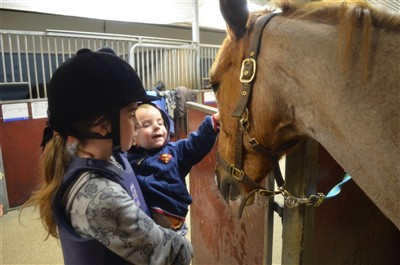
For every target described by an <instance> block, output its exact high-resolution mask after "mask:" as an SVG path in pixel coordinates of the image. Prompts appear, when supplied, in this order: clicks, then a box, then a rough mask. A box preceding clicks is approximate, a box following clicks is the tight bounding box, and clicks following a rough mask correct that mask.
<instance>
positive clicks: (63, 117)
mask: <svg viewBox="0 0 400 265" xmlns="http://www.w3.org/2000/svg"><path fill="white" fill-rule="evenodd" d="M157 99H159V98H158V97H154V96H149V95H147V94H146V91H145V89H144V88H143V85H142V82H141V81H140V79H139V77H138V75H137V74H136V72H135V70H134V69H133V68H132V67H131V66H130V65H129V64H128V63H127V62H126V61H125V60H123V59H121V58H120V57H118V56H117V55H116V54H115V52H114V51H113V50H112V49H110V48H108V47H107V48H104V49H100V50H99V51H96V52H92V51H91V50H89V49H81V50H79V51H78V52H77V54H76V55H75V56H73V57H72V58H70V59H68V60H67V61H65V62H64V63H63V64H62V65H61V66H60V67H58V68H57V70H56V71H55V72H54V74H53V76H52V78H51V80H50V83H49V87H48V123H49V127H51V129H52V130H54V131H56V132H58V133H60V134H61V135H71V136H75V137H77V138H98V137H90V136H87V135H79V134H78V135H77V133H76V131H74V128H73V126H74V124H76V123H77V122H78V121H82V120H85V119H88V118H91V117H93V116H95V115H101V114H103V113H110V114H111V123H112V132H111V135H108V136H106V137H105V138H112V139H113V147H114V148H116V149H118V148H119V147H120V127H119V126H120V116H119V112H120V110H121V109H122V108H123V107H125V106H126V105H127V104H129V103H131V102H134V101H137V102H147V101H152V100H157ZM100 138H101V137H100Z"/></svg>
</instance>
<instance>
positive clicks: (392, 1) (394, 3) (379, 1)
mask: <svg viewBox="0 0 400 265" xmlns="http://www.w3.org/2000/svg"><path fill="white" fill-rule="evenodd" d="M368 2H370V3H372V4H374V5H377V6H379V7H384V8H387V9H389V10H391V11H394V12H400V1H398V0H386V1H384V0H368Z"/></svg>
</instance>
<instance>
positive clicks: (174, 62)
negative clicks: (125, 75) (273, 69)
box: [0, 30, 219, 101]
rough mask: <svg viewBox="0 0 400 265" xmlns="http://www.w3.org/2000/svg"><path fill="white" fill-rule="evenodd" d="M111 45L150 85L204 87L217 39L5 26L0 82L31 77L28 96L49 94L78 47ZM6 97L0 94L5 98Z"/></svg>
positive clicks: (33, 98) (1, 37)
mask: <svg viewBox="0 0 400 265" xmlns="http://www.w3.org/2000/svg"><path fill="white" fill-rule="evenodd" d="M104 46H108V47H111V48H113V49H114V50H115V51H116V53H117V54H118V56H120V57H121V58H123V59H124V60H126V61H128V62H129V63H130V64H131V65H132V67H134V69H135V70H136V71H137V73H138V75H139V77H140V78H141V80H142V81H143V83H144V86H145V88H146V89H149V90H151V89H153V86H154V85H155V84H156V83H157V82H158V81H163V82H164V84H165V85H166V88H168V89H169V88H174V87H178V86H185V87H187V88H189V89H202V88H203V87H204V85H205V84H204V80H207V79H208V72H209V69H210V67H211V64H212V62H213V61H214V59H215V55H216V53H217V51H218V49H219V46H218V45H197V44H194V43H192V42H191V41H187V40H179V39H167V38H152V37H143V36H131V35H117V34H104V33H91V32H75V31H59V30H48V31H45V32H37V31H15V30H0V84H2V85H3V86H4V85H7V84H9V83H27V84H28V86H29V91H28V93H27V95H26V97H25V98H23V99H20V100H24V101H36V100H43V99H46V98H47V93H46V89H47V88H46V84H47V83H48V82H49V80H50V78H51V75H52V73H53V72H54V70H55V69H56V68H57V67H58V66H59V65H60V64H61V63H63V62H64V61H65V60H67V59H68V58H70V57H72V56H73V55H74V54H75V53H76V51H77V50H79V49H81V48H89V49H91V50H97V49H99V48H101V47H104ZM0 101H1V99H0Z"/></svg>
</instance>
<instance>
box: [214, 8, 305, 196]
mask: <svg viewBox="0 0 400 265" xmlns="http://www.w3.org/2000/svg"><path fill="white" fill-rule="evenodd" d="M227 2H229V1H220V7H221V12H222V14H223V16H224V19H225V21H226V23H227V33H228V35H227V37H226V39H225V40H224V42H223V44H222V47H221V49H220V51H219V53H218V54H217V57H216V59H215V61H214V64H213V66H212V69H211V71H210V82H211V86H212V87H213V89H214V90H215V91H216V98H217V102H218V109H219V112H220V121H221V133H220V136H219V144H218V155H219V157H220V158H221V160H222V161H226V164H227V165H234V164H235V160H236V161H237V160H238V159H237V155H238V153H241V158H240V159H239V160H241V161H239V163H243V164H242V166H241V168H240V169H242V170H243V173H244V174H245V175H246V177H248V178H249V179H251V180H252V181H254V182H255V183H260V182H261V181H262V180H263V179H264V178H265V177H266V176H267V175H268V173H269V172H270V171H271V169H272V161H271V154H266V152H263V151H262V150H261V151H260V150H258V149H257V148H254V147H253V146H251V143H250V140H251V139H253V140H256V141H257V143H258V144H259V146H260V147H262V148H261V149H265V150H268V151H267V153H269V152H272V153H273V155H274V156H275V157H276V158H277V159H279V158H280V157H281V156H282V155H283V154H284V153H285V152H287V151H289V149H291V147H293V146H294V145H295V144H296V143H298V142H299V141H300V140H301V139H302V136H300V135H299V133H298V132H297V130H296V128H295V126H294V122H293V120H294V113H293V111H292V109H291V107H290V106H288V105H287V104H286V103H285V102H284V101H283V100H282V99H281V98H280V96H279V95H278V94H277V93H274V91H275V89H271V87H270V84H269V83H268V80H262V79H263V78H264V76H265V75H264V74H262V75H260V74H259V75H257V79H256V81H255V82H254V85H253V88H252V95H250V98H249V102H248V104H247V110H245V111H244V112H243V114H242V115H241V116H240V117H233V116H232V113H233V111H234V110H235V109H236V107H237V105H238V104H239V102H240V101H241V100H242V99H241V97H242V96H241V95H242V94H241V93H242V88H241V86H242V84H241V82H240V81H239V79H240V73H241V66H242V61H243V60H244V59H245V58H247V57H249V54H248V48H249V41H250V40H251V39H253V38H256V39H258V38H260V37H261V36H254V34H253V32H254V22H255V20H256V19H257V18H258V17H259V16H260V15H261V14H260V13H252V14H249V12H248V10H247V2H246V1H230V2H229V4H230V6H228V3H227ZM261 84H262V86H261ZM241 121H242V123H243V121H245V124H244V126H243V127H242V130H244V131H245V133H244V134H243V135H241V134H238V130H239V129H238V124H240V122H241ZM241 137H243V145H241V144H239V145H238V144H237V143H238V142H241V139H240V138H241ZM229 171H230V170H229V169H227V168H226V167H224V166H222V165H221V163H218V165H217V168H216V180H217V184H218V188H219V191H220V193H221V194H222V196H223V197H224V199H225V200H227V201H228V200H236V199H238V198H239V197H240V196H245V195H246V194H248V193H249V192H250V191H252V190H253V189H254V188H255V185H249V184H248V183H239V181H238V180H237V179H235V178H234V177H232V174H231V173H232V172H229ZM251 201H252V200H250V201H249V202H251Z"/></svg>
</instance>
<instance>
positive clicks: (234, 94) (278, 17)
mask: <svg viewBox="0 0 400 265" xmlns="http://www.w3.org/2000/svg"><path fill="white" fill-rule="evenodd" d="M220 9H221V13H222V15H223V17H224V19H225V22H226V25H227V30H226V31H227V36H226V38H225V39H224V41H223V43H222V45H221V48H220V50H219V51H218V53H217V55H216V58H215V60H214V62H213V65H212V67H211V69H210V87H211V88H212V89H213V90H214V91H215V95H216V100H217V105H218V110H219V112H220V128H221V131H220V135H219V140H218V141H219V142H218V147H217V165H216V170H215V173H216V182H217V186H218V190H219V192H220V194H221V195H222V197H223V198H224V199H225V200H226V201H228V202H229V200H232V201H235V200H236V201H238V200H239V199H241V201H242V204H241V205H249V204H252V203H253V202H254V195H255V193H256V192H264V193H266V195H276V194H279V193H281V194H283V195H285V193H286V191H285V189H284V182H283V181H282V179H281V178H277V177H279V175H280V170H279V166H278V169H277V163H278V162H277V161H278V160H279V159H280V158H281V157H282V156H283V155H285V154H288V153H290V152H291V151H292V150H293V149H294V148H296V146H298V144H299V143H301V142H303V141H304V140H305V139H307V138H312V139H314V140H316V141H317V142H319V143H320V144H321V145H322V146H323V147H324V148H325V149H326V150H327V151H328V152H329V153H330V155H331V156H332V157H333V158H334V159H335V160H336V161H337V162H338V163H339V165H340V166H341V167H342V168H343V169H344V170H345V172H347V173H348V174H349V175H351V177H352V179H353V180H354V181H355V183H356V184H357V185H358V186H359V187H360V188H361V189H362V190H363V191H364V192H365V193H366V195H367V196H368V197H369V198H370V199H371V200H372V201H373V202H374V203H375V204H376V206H377V207H378V208H379V209H380V210H381V211H382V213H383V214H384V215H385V216H386V217H387V218H388V219H389V220H391V222H393V223H394V225H395V226H397V228H400V206H399V201H400V200H399V194H400V189H399V179H400V177H399V172H400V170H399V169H400V168H399V165H400V163H399V161H400V159H399V158H400V152H399V139H400V137H399V136H400V135H399V127H400V126H399V121H400V119H399V99H400V94H399V85H400V80H399V76H400V71H399V62H400V48H399V47H400V46H399V44H400V16H399V15H398V14H395V13H391V12H389V11H385V10H383V9H378V8H377V7H373V6H371V5H370V4H368V3H367V2H364V1H349V0H347V1H342V2H333V1H329V2H310V3H292V2H289V1H281V2H280V3H278V4H277V5H276V6H274V7H272V8H266V10H264V11H253V12H249V11H248V9H247V3H246V1H245V0H240V1H239V0H235V1H229V0H220ZM271 171H273V173H274V174H273V175H275V178H276V180H278V179H280V181H279V182H280V183H278V187H281V188H280V189H279V190H277V191H276V192H275V191H268V190H266V189H263V188H262V186H261V185H260V183H261V181H262V180H263V179H265V178H266V176H268V175H269V173H270V172H271ZM271 175H272V174H271ZM262 195H265V194H262ZM286 195H287V194H286ZM318 200H319V199H318ZM243 207H244V206H243Z"/></svg>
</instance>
